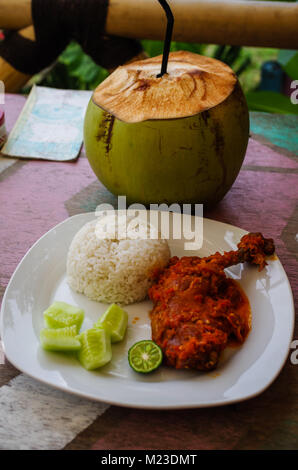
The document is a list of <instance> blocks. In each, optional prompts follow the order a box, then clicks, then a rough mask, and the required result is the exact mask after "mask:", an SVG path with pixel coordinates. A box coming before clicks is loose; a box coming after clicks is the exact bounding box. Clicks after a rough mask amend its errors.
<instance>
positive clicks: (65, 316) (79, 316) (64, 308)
mask: <svg viewBox="0 0 298 470" xmlns="http://www.w3.org/2000/svg"><path fill="white" fill-rule="evenodd" d="M43 317H44V321H45V326H46V327H47V328H65V327H67V326H72V325H76V327H77V333H79V331H80V328H81V326H82V323H83V320H84V310H82V309H81V308H78V307H74V306H73V305H69V304H67V303H66V302H54V303H53V304H52V305H51V306H50V307H49V308H48V309H47V310H46V311H45V312H44V314H43Z"/></svg>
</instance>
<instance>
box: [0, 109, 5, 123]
mask: <svg viewBox="0 0 298 470" xmlns="http://www.w3.org/2000/svg"><path fill="white" fill-rule="evenodd" d="M4 120H5V115H4V111H2V109H0V127H1V126H3V124H4Z"/></svg>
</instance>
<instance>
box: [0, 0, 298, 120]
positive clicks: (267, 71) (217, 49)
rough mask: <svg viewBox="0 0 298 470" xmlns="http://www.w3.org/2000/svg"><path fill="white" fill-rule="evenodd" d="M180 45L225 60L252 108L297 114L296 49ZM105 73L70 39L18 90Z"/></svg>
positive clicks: (151, 48) (154, 46)
mask: <svg viewBox="0 0 298 470" xmlns="http://www.w3.org/2000/svg"><path fill="white" fill-rule="evenodd" d="M264 1H265V0H264ZM288 1H289V0H288ZM293 1H297V0H293ZM297 29H298V25H297ZM4 34H5V33H4V32H3V31H0V41H1V40H3V39H4ZM54 40H55V38H53V41H54ZM142 44H143V47H144V50H145V51H146V52H147V54H148V55H149V56H155V55H159V54H162V51H163V42H162V41H151V40H150V41H148V40H146V41H142ZM181 49H182V50H188V51H191V52H195V53H198V54H203V55H207V56H210V57H214V58H216V59H219V60H222V61H223V62H225V63H227V64H228V65H229V66H230V67H231V68H232V69H233V70H234V71H235V73H236V74H237V75H238V76H239V80H240V82H241V85H242V87H243V90H244V92H245V94H246V98H247V102H248V106H249V109H250V110H251V111H265V112H271V113H285V114H289V113H290V114H298V106H297V105H295V104H292V103H291V101H290V100H289V96H290V95H291V93H292V92H293V89H291V83H292V82H293V80H298V51H295V50H278V49H269V48H256V47H239V46H230V45H225V46H215V45H211V44H190V43H184V42H173V43H172V45H171V50H172V51H175V50H181ZM107 75H108V72H107V70H105V69H103V68H102V67H100V66H98V65H96V64H95V63H94V62H93V60H92V59H91V58H90V57H89V56H87V55H86V54H85V53H84V52H83V51H82V49H81V47H80V46H79V44H77V43H75V42H72V43H71V44H69V46H68V47H67V48H66V49H65V51H64V52H63V53H62V54H61V56H60V57H59V58H58V60H57V61H56V63H55V64H54V66H53V67H51V69H48V70H46V71H43V72H42V73H41V74H38V75H36V76H34V77H33V78H32V79H31V80H30V82H28V84H27V85H26V86H25V87H24V88H23V89H22V90H21V93H25V94H27V93H28V92H29V91H30V89H31V86H32V85H33V84H34V83H35V84H38V85H42V86H48V87H54V88H64V89H79V90H92V89H94V88H95V87H96V86H97V85H98V84H99V83H100V82H101V81H102V80H104V79H105V78H106V76H107Z"/></svg>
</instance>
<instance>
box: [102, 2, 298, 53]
mask: <svg viewBox="0 0 298 470" xmlns="http://www.w3.org/2000/svg"><path fill="white" fill-rule="evenodd" d="M169 4H170V6H171V8H172V11H173V14H174V17H175V26H174V34H173V39H174V40H176V41H185V42H199V43H203V44H229V45H235V46H236V45H239V46H257V47H258V46H259V47H277V48H286V49H296V48H298V34H297V25H298V4H297V3H283V2H267V1H266V2H265V1H245V0H239V1H225V0H170V1H169ZM165 27H166V19H165V16H164V12H163V11H162V9H161V8H160V5H159V3H158V2H157V1H153V0H138V4H137V6H136V0H122V1H121V2H119V0H110V6H109V13H108V17H107V23H106V31H107V33H108V34H115V35H119V36H124V37H125V36H128V37H133V38H143V39H163V37H164V33H165Z"/></svg>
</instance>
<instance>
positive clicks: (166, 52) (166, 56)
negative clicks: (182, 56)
mask: <svg viewBox="0 0 298 470" xmlns="http://www.w3.org/2000/svg"><path fill="white" fill-rule="evenodd" d="M158 1H159V3H160V4H161V6H162V7H163V9H164V11H165V12H166V15H167V20H168V24H167V31H166V37H165V42H164V47H163V56H162V64H161V72H160V73H159V74H158V75H157V78H160V77H162V76H163V75H164V74H165V73H167V67H168V60H169V53H170V47H171V41H172V34H173V27H174V16H173V13H172V10H171V8H170V7H169V5H168V3H167V1H166V0H158Z"/></svg>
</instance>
